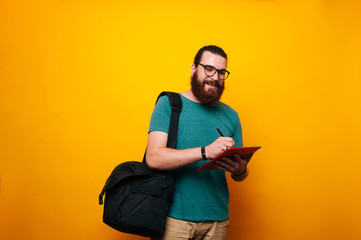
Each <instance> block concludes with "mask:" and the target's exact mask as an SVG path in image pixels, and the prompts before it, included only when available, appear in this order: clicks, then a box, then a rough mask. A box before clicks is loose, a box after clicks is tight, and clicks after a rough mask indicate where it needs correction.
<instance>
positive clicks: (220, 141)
mask: <svg viewBox="0 0 361 240" xmlns="http://www.w3.org/2000/svg"><path fill="white" fill-rule="evenodd" d="M234 146H235V142H234V140H233V138H231V137H219V138H217V139H216V140H215V141H214V142H212V143H211V144H209V145H208V146H206V147H205V150H206V157H207V158H208V159H212V158H215V157H217V156H218V155H219V154H221V153H223V152H224V151H226V150H227V149H228V148H231V147H234Z"/></svg>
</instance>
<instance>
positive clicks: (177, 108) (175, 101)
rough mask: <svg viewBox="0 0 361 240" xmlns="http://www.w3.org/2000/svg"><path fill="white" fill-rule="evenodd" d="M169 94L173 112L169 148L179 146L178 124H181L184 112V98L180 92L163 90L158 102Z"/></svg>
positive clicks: (170, 123)
mask: <svg viewBox="0 0 361 240" xmlns="http://www.w3.org/2000/svg"><path fill="white" fill-rule="evenodd" d="M164 95H167V96H168V99H169V104H170V106H171V108H172V113H171V116H170V122H169V131H168V142H167V147H169V148H176V146H177V136H178V124H179V117H180V114H181V112H182V107H183V104H182V99H181V97H180V96H179V94H178V93H175V92H162V93H161V94H159V96H158V98H157V101H156V103H157V102H158V100H159V98H160V97H162V96H164Z"/></svg>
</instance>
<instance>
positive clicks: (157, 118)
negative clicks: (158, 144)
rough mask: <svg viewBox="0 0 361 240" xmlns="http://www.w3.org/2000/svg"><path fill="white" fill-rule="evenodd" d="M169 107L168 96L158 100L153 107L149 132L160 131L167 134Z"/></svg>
mask: <svg viewBox="0 0 361 240" xmlns="http://www.w3.org/2000/svg"><path fill="white" fill-rule="evenodd" d="M170 114H171V107H170V104H169V100H168V96H162V97H161V98H159V100H158V102H157V104H156V105H155V107H154V110H153V113H152V117H151V119H150V124H149V132H153V131H160V132H165V133H168V130H169V122H170Z"/></svg>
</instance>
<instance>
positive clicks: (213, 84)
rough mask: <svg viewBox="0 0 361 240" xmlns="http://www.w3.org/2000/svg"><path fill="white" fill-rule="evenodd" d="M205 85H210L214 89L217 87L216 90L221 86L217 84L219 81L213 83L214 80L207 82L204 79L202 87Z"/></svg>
mask: <svg viewBox="0 0 361 240" xmlns="http://www.w3.org/2000/svg"><path fill="white" fill-rule="evenodd" d="M206 84H208V85H212V86H216V87H218V88H220V87H221V84H220V83H219V81H215V80H207V79H205V80H204V81H203V86H204V85H206Z"/></svg>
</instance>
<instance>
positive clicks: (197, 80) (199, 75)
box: [191, 51, 227, 104]
mask: <svg viewBox="0 0 361 240" xmlns="http://www.w3.org/2000/svg"><path fill="white" fill-rule="evenodd" d="M200 63H201V64H203V65H210V66H213V67H215V68H216V69H226V68H227V60H226V59H225V58H224V57H222V56H219V55H216V54H213V53H211V52H208V51H205V52H204V53H203V55H202V58H201V61H200ZM191 70H192V77H191V80H192V81H191V86H192V92H193V94H194V95H195V96H196V98H197V99H198V100H199V101H200V102H201V103H203V104H214V103H216V102H218V101H219V100H220V98H221V96H222V93H223V90H224V80H221V79H219V77H218V72H216V73H215V74H214V75H213V76H211V77H209V76H207V75H206V74H205V72H204V66H202V65H200V64H198V66H197V67H196V66H195V65H194V64H193V65H192V69H191Z"/></svg>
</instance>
